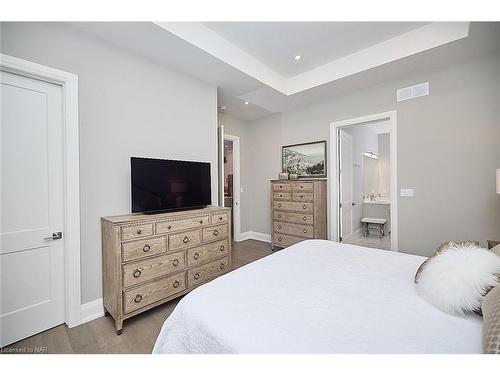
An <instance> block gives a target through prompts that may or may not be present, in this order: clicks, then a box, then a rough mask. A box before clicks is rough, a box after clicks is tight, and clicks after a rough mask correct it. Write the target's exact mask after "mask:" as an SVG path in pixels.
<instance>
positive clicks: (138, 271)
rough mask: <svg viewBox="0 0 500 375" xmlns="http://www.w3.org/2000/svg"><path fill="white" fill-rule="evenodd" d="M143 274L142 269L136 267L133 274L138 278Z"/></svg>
mask: <svg viewBox="0 0 500 375" xmlns="http://www.w3.org/2000/svg"><path fill="white" fill-rule="evenodd" d="M141 274H142V269H139V268H136V269H135V270H134V273H133V274H132V276H134V277H135V278H136V279H137V278H138V277H140V276H141Z"/></svg>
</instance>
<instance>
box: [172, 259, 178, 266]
mask: <svg viewBox="0 0 500 375" xmlns="http://www.w3.org/2000/svg"><path fill="white" fill-rule="evenodd" d="M172 264H173V265H174V267H177V266H178V265H179V259H177V258H175V259H174V261H173V262H172Z"/></svg>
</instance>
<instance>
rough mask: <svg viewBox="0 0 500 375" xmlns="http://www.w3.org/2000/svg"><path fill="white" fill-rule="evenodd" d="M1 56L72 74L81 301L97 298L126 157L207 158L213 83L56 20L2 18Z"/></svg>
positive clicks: (124, 206) (124, 202)
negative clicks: (108, 220) (105, 228)
mask: <svg viewBox="0 0 500 375" xmlns="http://www.w3.org/2000/svg"><path fill="white" fill-rule="evenodd" d="M1 38H2V39H1V51H2V53H5V54H8V55H12V56H16V57H19V58H22V59H26V60H29V61H34V62H37V63H40V64H44V65H48V66H50V67H53V68H57V69H62V70H65V71H68V72H72V73H75V74H77V75H78V76H79V106H80V108H79V109H80V192H81V201H80V207H81V268H82V302H83V303H85V302H89V301H92V300H95V299H97V298H100V297H101V295H102V293H101V239H100V237H101V236H100V217H101V216H107V215H116V214H123V213H128V212H130V166H129V163H130V161H129V160H130V157H131V156H146V157H156V158H169V159H186V160H200V161H208V162H211V163H212V170H211V173H212V201H213V203H217V137H216V131H217V129H216V127H217V91H216V87H214V86H211V85H209V84H206V83H203V82H200V81H198V80H196V79H193V78H190V77H187V76H185V75H182V74H180V73H177V72H175V71H172V70H170V69H168V68H166V67H163V66H160V65H157V64H155V63H152V62H151V61H149V60H146V59H144V58H141V57H139V56H137V55H134V54H130V53H128V52H127V51H125V50H123V49H120V48H117V47H115V46H114V45H113V44H110V43H107V42H104V41H102V40H100V39H97V38H95V37H92V36H89V35H87V34H85V33H83V32H81V31H79V30H76V29H73V28H72V27H71V26H68V25H65V24H61V23H3V24H2V35H1Z"/></svg>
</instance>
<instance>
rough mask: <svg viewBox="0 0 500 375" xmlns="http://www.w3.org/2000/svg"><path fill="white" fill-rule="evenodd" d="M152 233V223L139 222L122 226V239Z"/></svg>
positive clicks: (130, 238)
mask: <svg viewBox="0 0 500 375" xmlns="http://www.w3.org/2000/svg"><path fill="white" fill-rule="evenodd" d="M151 235H153V224H139V225H131V226H126V227H125V226H123V227H122V240H123V241H126V240H132V239H134V238H140V237H145V236H151Z"/></svg>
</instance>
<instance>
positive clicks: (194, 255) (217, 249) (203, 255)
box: [187, 240, 229, 267]
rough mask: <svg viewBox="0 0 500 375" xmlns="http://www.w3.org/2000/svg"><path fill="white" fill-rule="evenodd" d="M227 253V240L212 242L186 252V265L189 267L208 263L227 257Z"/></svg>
mask: <svg viewBox="0 0 500 375" xmlns="http://www.w3.org/2000/svg"><path fill="white" fill-rule="evenodd" d="M228 252H229V243H228V240H224V241H218V242H212V243H209V244H207V245H202V246H200V247H194V248H192V249H189V250H188V251H187V264H188V266H189V267H191V266H196V265H198V264H201V263H205V262H208V261H210V260H212V259H215V258H218V257H221V256H224V255H227V254H228Z"/></svg>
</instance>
